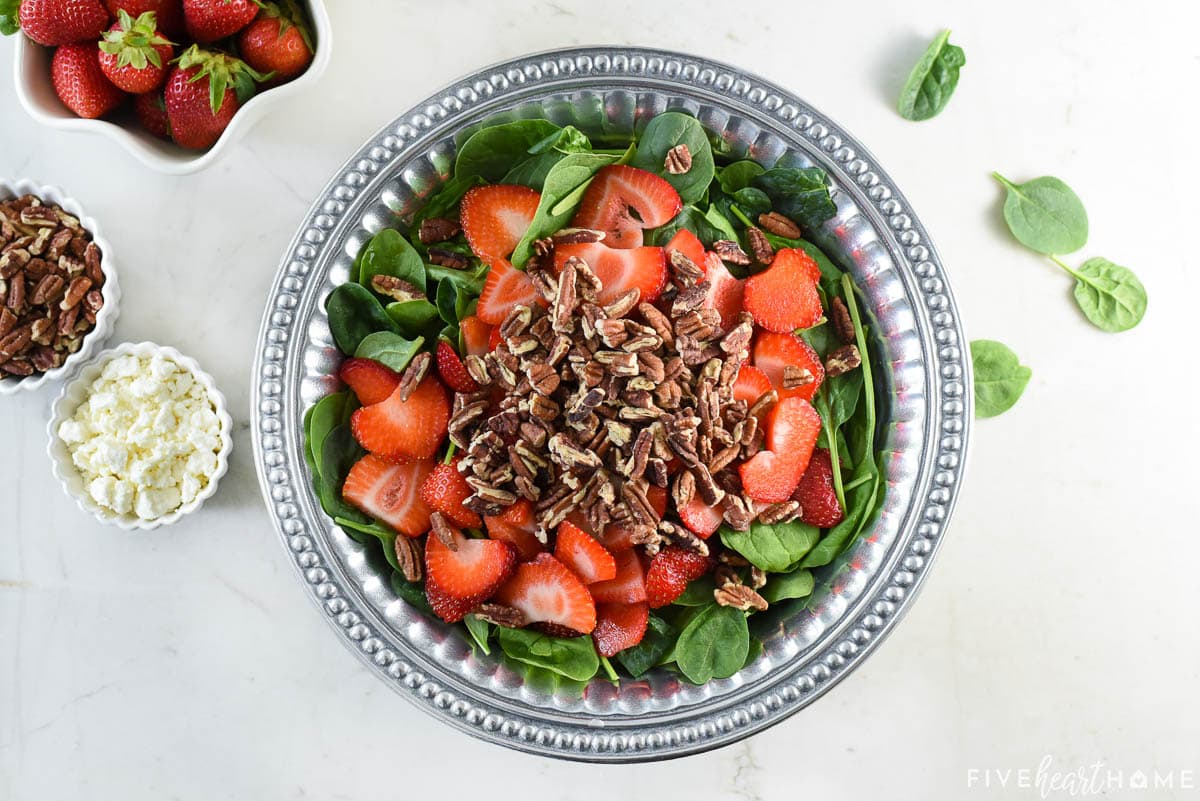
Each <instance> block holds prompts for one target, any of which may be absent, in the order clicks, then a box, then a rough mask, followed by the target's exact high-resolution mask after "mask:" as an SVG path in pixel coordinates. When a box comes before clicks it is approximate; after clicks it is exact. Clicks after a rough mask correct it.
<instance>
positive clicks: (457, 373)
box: [437, 341, 479, 392]
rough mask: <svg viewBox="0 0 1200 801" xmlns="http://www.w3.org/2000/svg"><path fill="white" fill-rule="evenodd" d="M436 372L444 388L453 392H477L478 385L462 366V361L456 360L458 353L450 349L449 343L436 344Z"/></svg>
mask: <svg viewBox="0 0 1200 801" xmlns="http://www.w3.org/2000/svg"><path fill="white" fill-rule="evenodd" d="M437 370H438V375H440V376H441V377H442V381H444V382H445V384H446V386H448V387H450V389H452V390H454V391H455V392H478V391H479V385H478V384H476V383H475V379H473V378H471V375H470V373H468V372H467V368H466V367H465V366H463V363H462V359H460V358H458V353H456V352H455V350H454V348H452V347H450V343H449V342H446V341H441V342H438V346H437Z"/></svg>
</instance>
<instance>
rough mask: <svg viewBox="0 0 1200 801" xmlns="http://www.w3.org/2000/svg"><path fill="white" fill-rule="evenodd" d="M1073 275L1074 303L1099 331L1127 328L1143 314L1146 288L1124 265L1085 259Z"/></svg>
mask: <svg viewBox="0 0 1200 801" xmlns="http://www.w3.org/2000/svg"><path fill="white" fill-rule="evenodd" d="M1055 261H1056V262H1058V263H1059V264H1060V265H1061V266H1062V267H1064V268H1065V269H1066V270H1067V271H1068V272H1070V273H1071V275H1073V276H1075V302H1076V303H1077V304H1079V308H1080V310H1081V311H1082V312H1083V314H1084V316H1085V317H1087V318H1088V320H1090V321H1091V323H1092V325H1094V326H1096V327H1097V328H1099V329H1100V330H1102V331H1109V332H1112V333H1117V332H1119V331H1128V330H1129V329H1130V328H1133V327H1134V326H1135V325H1137V324H1138V323H1140V322H1141V321H1142V318H1143V317H1144V316H1145V315H1146V288H1145V287H1144V286H1142V282H1141V281H1139V280H1138V277H1137V276H1136V275H1134V274H1133V271H1132V270H1130V269H1129V268H1128V267H1122V266H1121V265H1119V264H1113V263H1112V262H1111V261H1109V260H1108V259H1102V258H1099V257H1096V258H1092V259H1088V260H1087V261H1085V262H1084V263H1083V266H1081V267H1080V268H1079V269H1078V270H1072V269H1071V268H1070V267H1067V266H1066V265H1065V264H1063V263H1062V262H1061V261H1058V259H1055Z"/></svg>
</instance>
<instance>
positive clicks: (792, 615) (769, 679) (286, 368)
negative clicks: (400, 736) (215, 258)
mask: <svg viewBox="0 0 1200 801" xmlns="http://www.w3.org/2000/svg"><path fill="white" fill-rule="evenodd" d="M667 109H683V110H686V111H688V112H690V113H692V114H694V115H695V116H696V117H698V118H699V119H700V121H701V122H702V123H704V125H705V126H706V127H707V128H708V129H709V130H710V131H712V132H714V133H715V134H716V135H717V136H718V137H720V139H722V140H724V141H725V142H726V143H727V144H728V147H729V149H730V150H731V151H732V153H733V154H735V155H736V156H738V157H745V158H752V159H755V160H757V161H760V162H762V163H764V164H767V165H770V164H773V163H775V162H776V161H778V160H779V159H781V158H783V159H787V160H789V161H792V162H795V163H797V164H801V165H818V166H820V167H822V168H824V169H825V170H826V172H828V174H829V176H830V179H831V181H832V183H833V186H834V196H835V200H836V202H837V207H838V214H837V216H836V217H835V218H834V219H832V220H830V221H829V222H828V223H827V224H826V225H825V227H824V230H823V231H822V232H820V235H819V236H817V237H816V238H817V239H818V244H820V245H821V246H822V247H823V248H825V250H826V252H827V253H829V254H830V256H832V257H833V258H834V260H835V261H838V262H840V263H841V265H842V266H843V267H844V268H846V269H848V270H850V271H851V272H852V274H853V276H854V279H855V280H856V281H857V283H858V286H859V287H860V288H861V290H862V292H863V293H864V295H865V298H866V304H865V305H866V313H867V316H868V318H869V320H870V324H871V327H872V330H873V331H874V332H875V334H876V338H877V339H878V340H879V341H878V353H877V354H876V358H877V362H878V363H879V364H880V365H881V369H880V370H879V371H878V372H880V373H882V377H881V381H882V384H881V387H882V389H881V394H882V396H883V401H882V414H883V415H885V418H884V420H883V425H882V428H881V430H882V432H883V434H884V440H883V441H884V448H885V450H886V451H887V454H886V459H885V465H886V468H885V469H886V475H887V497H886V502H885V505H884V509H883V512H882V515H881V516H880V518H879V519H878V520H877V521H876V523H875V524H874V526H873V527H872V528H871V529H870V531H869V532H868V534H867V535H866V536H865V537H864V539H863V540H862V541H860V542H859V543H858V545H857V547H855V548H854V549H853V550H852V551H851V552H849V553H848V554H846V555H845V556H844V557H843V558H842V559H840V560H838V561H837V562H835V563H834V564H833V565H830V566H829V568H828V569H826V570H825V571H823V573H822V578H823V582H820V583H819V584H818V589H817V591H816V593H815V594H814V596H813V598H812V599H811V601H810V602H809V603H807V605H805V604H800V603H796V604H794V605H793V606H792V607H788V606H786V605H783V606H782V607H781V608H780V609H778V610H773V612H768V613H767V614H768V615H769V617H766V618H765V619H764V621H765V622H763V623H760V625H762V626H763V629H764V630H760V636H762V638H763V641H764V649H763V652H762V654H761V655H760V656H759V657H758V658H757V659H756V660H755V661H754V662H753V663H751V664H750V665H749V666H748V667H746V668H745V669H744V670H742V671H741V672H740V673H738V674H736V675H735V676H733V677H732V678H729V679H725V680H719V681H713V682H710V683H708V684H706V685H704V686H699V687H697V686H692V685H689V684H687V683H684V682H681V681H680V680H679V679H678V678H677V677H676V676H674V675H672V674H670V673H667V672H665V671H657V672H655V673H654V674H652V675H650V676H649V677H648V678H645V679H643V680H637V681H633V680H626V681H623V682H621V684H620V685H619V686H617V685H614V684H613V683H611V682H609V681H606V680H604V679H594V680H592V681H591V682H590V683H588V684H586V685H583V684H571V683H569V682H563V681H556V680H555V679H554V678H553V677H552V676H550V675H548V674H545V673H543V672H539V671H532V670H522V669H520V667H519V666H514V665H511V664H508V663H506V662H504V661H503V660H502V659H500V658H499V657H497V656H496V655H495V654H493V655H492V656H485V655H483V654H482V653H480V652H479V651H478V650H475V649H472V648H471V647H470V646H469V645H468V644H467V642H466V641H465V639H464V637H463V635H462V634H461V633H460V632H459V630H458V629H457V628H454V627H448V626H446V625H444V624H442V623H440V622H439V621H437V620H434V619H431V618H429V617H427V616H425V615H423V614H421V613H420V612H418V611H416V610H415V609H413V608H412V607H410V606H408V605H407V604H406V603H405V602H404V601H402V600H400V599H399V598H398V597H397V596H396V595H395V593H394V592H393V591H392V589H391V585H390V582H389V580H388V575H389V570H388V568H387V566H386V564H385V563H384V561H383V559H382V556H381V555H380V554H379V553H377V552H375V551H373V550H371V549H368V548H364V547H363V546H361V545H359V544H358V543H356V542H355V541H354V540H352V539H350V538H349V537H348V536H346V535H345V534H344V533H343V532H342V531H341V530H340V529H339V528H338V527H336V526H335V525H333V523H332V521H331V520H330V519H329V518H328V517H326V516H325V515H324V513H322V511H321V510H320V507H319V505H318V502H317V499H316V497H315V494H314V493H313V491H312V489H311V486H310V482H309V476H308V471H307V468H306V466H305V462H304V459H303V456H302V452H301V449H302V447H303V431H302V426H301V421H302V418H303V415H304V411H305V409H306V408H307V407H308V406H310V405H311V404H312V403H314V402H315V401H316V400H317V399H318V398H320V397H321V396H323V395H325V394H326V393H328V392H331V391H333V390H335V389H337V388H338V385H337V380H336V378H333V377H331V374H332V373H333V372H334V370H335V368H336V366H337V364H338V361H339V359H340V358H341V357H340V356H339V354H338V352H337V350H336V349H335V348H334V346H333V341H332V338H331V337H330V333H329V328H328V326H327V324H326V317H325V312H324V309H323V305H324V300H325V298H326V296H327V295H328V293H329V292H330V290H331V289H332V288H333V287H334V286H336V285H337V284H339V283H342V282H344V281H345V280H347V277H348V275H349V269H350V265H351V262H352V261H353V259H354V255H355V253H357V251H358V250H359V248H360V247H361V246H362V245H363V243H364V242H366V241H367V240H368V239H369V238H370V236H371V235H372V234H374V233H375V232H376V231H379V230H380V229H381V228H383V227H385V226H387V225H389V224H390V223H391V222H392V221H393V220H394V219H395V215H400V216H401V217H404V216H406V215H410V214H411V213H412V212H413V211H414V210H415V209H416V208H418V207H419V205H420V203H421V202H422V198H423V197H426V196H428V194H429V193H430V192H431V191H432V190H433V189H435V188H436V187H437V186H438V185H439V184H440V183H441V182H442V181H444V180H445V179H446V178H447V177H448V176H449V173H450V170H451V166H452V164H453V161H454V155H455V146H456V143H461V142H462V141H463V140H464V138H465V137H466V136H467V135H469V134H470V133H471V132H472V131H474V130H475V129H477V128H479V127H480V126H481V125H482V124H484V123H485V122H489V123H495V122H500V121H505V120H509V119H514V118H529V117H545V118H548V119H550V120H553V121H554V122H557V123H559V124H567V123H571V124H574V125H576V126H577V127H579V128H581V129H583V130H584V131H585V132H587V133H590V134H598V133H607V134H616V135H628V134H630V133H632V132H633V131H634V130H635V129H637V128H638V127H639V126H641V125H644V124H645V122H646V121H647V120H648V119H649V118H651V117H652V116H654V115H655V114H658V113H660V112H662V111H665V110H667ZM966 353H967V351H966V348H965V340H964V338H963V333H962V329H961V327H960V324H959V318H958V312H957V310H956V308H955V304H954V299H953V297H952V295H951V293H950V288H949V286H948V283H947V280H946V275H945V270H944V268H943V266H942V264H941V262H940V260H939V258H938V255H937V252H936V250H935V249H934V247H933V245H932V243H931V242H930V239H929V235H928V234H927V233H926V232H925V229H924V227H923V226H922V225H921V223H920V221H919V220H918V219H917V217H916V215H915V214H914V213H913V211H912V210H911V209H910V208H909V205H908V202H907V201H906V200H905V198H904V196H903V195H902V194H901V193H900V191H899V190H898V189H897V188H896V186H895V184H894V183H893V182H892V180H891V179H890V178H889V177H888V176H887V174H886V173H884V172H883V170H882V169H881V168H880V166H879V165H878V164H877V163H876V161H875V159H874V158H873V157H872V156H871V154H870V153H869V152H867V150H866V149H865V148H864V147H863V146H862V145H860V144H859V143H858V142H857V140H855V139H854V138H853V137H851V136H850V135H849V134H847V133H846V132H845V131H844V130H843V129H842V128H841V127H840V126H838V125H837V124H835V123H834V122H832V121H831V120H830V119H829V118H828V117H826V116H825V115H823V114H822V113H820V112H818V111H817V110H815V109H813V108H812V107H811V106H809V105H808V104H807V103H805V102H803V101H802V100H800V99H799V98H797V97H796V96H794V95H792V94H791V93H789V92H787V91H785V90H783V89H781V88H780V87H778V86H776V85H774V84H772V83H770V82H768V81H765V80H763V79H761V78H758V77H756V76H753V75H749V74H747V73H745V72H743V71H741V70H738V69H736V68H734V67H730V66H727V65H725V64H721V63H717V62H713V61H708V60H706V59H702V58H696V57H693V56H688V55H684V54H681V53H673V52H667V51H660V50H649V49H635V48H613V47H602V48H581V49H570V50H558V51H553V52H549V53H542V54H539V55H532V56H527V57H524V58H520V59H516V60H514V61H510V62H507V63H504V64H499V65H497V66H493V67H488V68H486V69H483V70H480V71H479V72H477V73H475V74H473V75H470V76H468V77H466V78H463V79H462V80H460V81H457V82H455V83H454V84H452V85H451V86H449V87H448V88H446V89H444V90H442V91H440V92H437V93H436V94H434V95H433V96H431V97H430V98H429V99H428V100H426V101H425V102H423V103H421V104H419V105H418V106H417V107H416V108H414V109H412V110H410V111H407V112H405V113H404V114H401V115H400V116H399V117H397V118H396V119H395V121H393V122H392V123H391V124H389V125H388V126H387V127H386V128H384V129H383V130H382V131H380V132H379V133H377V134H376V135H375V136H373V137H372V138H371V139H370V140H369V141H368V142H367V143H366V144H365V145H363V147H362V148H361V149H360V150H359V151H358V153H356V154H355V155H354V156H353V157H352V158H351V159H350V160H349V161H348V162H346V164H345V165H344V166H343V167H342V168H341V169H340V170H339V171H338V173H337V174H336V175H335V176H334V178H333V180H332V181H331V182H330V183H329V185H328V186H327V187H326V188H325V190H324V191H323V192H322V193H321V195H320V197H319V198H317V201H316V202H315V203H314V204H313V207H312V209H311V210H310V211H309V213H308V216H307V217H306V218H305V220H304V223H303V225H301V227H300V230H299V231H298V232H297V234H296V237H295V239H293V241H292V243H291V245H290V246H289V247H288V250H287V253H286V254H285V255H284V257H283V261H282V263H281V265H280V267H279V271H278V274H277V275H276V277H275V282H274V284H273V286H272V288H271V292H270V296H269V298H268V300H267V306H266V312H265V314H264V318H263V323H262V330H261V334H260V338H259V345H258V352H257V358H256V361H255V366H254V382H253V384H254V394H253V406H252V410H253V411H252V415H251V419H252V420H253V421H254V456H255V462H256V465H257V468H258V474H259V479H260V481H261V484H262V490H263V495H264V497H265V499H266V502H267V507H268V509H269V511H270V514H271V519H272V520H273V522H274V524H275V527H276V529H277V530H278V531H279V534H280V536H281V537H282V539H283V544H284V547H285V550H286V552H287V557H288V560H289V561H290V562H292V564H293V565H294V566H295V568H296V569H297V571H298V572H299V574H300V577H301V579H302V580H303V581H304V583H305V585H306V587H307V590H308V593H309V595H310V596H311V597H312V599H313V600H314V601H315V602H316V604H317V606H318V608H319V609H320V610H321V613H322V615H323V616H324V617H325V618H326V619H327V620H328V621H329V623H330V624H331V625H332V626H333V627H334V629H335V631H336V632H337V635H338V639H339V640H341V641H342V642H343V643H344V644H345V645H347V646H348V647H349V648H350V649H351V650H352V651H354V653H356V654H357V655H358V656H359V657H360V658H361V659H362V660H363V661H364V662H365V663H366V664H367V665H368V666H369V667H370V669H371V670H372V671H374V672H375V673H376V674H378V675H379V677H380V678H381V679H383V680H384V681H385V682H387V683H388V685H389V686H391V687H392V688H393V689H395V690H396V691H397V692H398V693H400V695H402V696H403V697H404V698H406V699H408V700H409V701H410V702H412V703H413V704H415V705H416V706H417V707H419V708H421V709H423V710H425V711H426V712H428V713H429V714H431V715H433V716H434V717H436V718H438V719H439V720H442V721H444V722H446V723H448V724H450V725H452V726H455V727H456V728H459V729H461V730H462V731H465V732H467V733H469V734H471V735H474V736H476V737H479V738H481V739H484V740H488V741H491V742H495V743H499V744H502V745H506V746H509V747H511V748H516V749H519V750H522V751H528V752H532V753H536V754H542V755H546V756H553V757H561V758H566V759H575V760H586V761H594V762H638V761H647V760H656V759H664V758H668V757H674V756H680V755H683V754H689V753H696V752H699V751H704V750H707V749H711V748H715V747H718V746H721V745H725V744H728V743H731V742H734V741H736V740H738V739H740V738H742V737H746V736H747V735H750V734H752V733H754V732H756V731H760V730H762V729H764V728H766V727H768V726H770V725H772V724H774V723H778V722H779V721H781V720H783V719H784V718H785V717H787V716H788V715H791V714H793V713H794V712H796V711H797V710H799V709H801V708H802V707H804V706H806V705H807V704H809V703H811V702H812V701H814V700H815V699H816V698H818V697H819V696H821V695H822V694H824V693H825V692H827V691H828V690H829V689H830V688H831V687H832V686H833V685H834V684H836V683H837V682H838V681H839V680H840V679H842V678H843V677H844V676H845V675H846V674H847V673H849V672H850V671H851V670H852V669H853V668H854V667H855V666H856V665H857V664H858V663H859V662H861V661H862V660H863V659H864V658H865V657H866V656H867V655H868V654H869V653H870V652H871V651H872V650H873V649H874V648H875V646H876V645H877V644H878V643H879V641H880V640H882V639H883V637H884V636H885V635H886V634H887V633H888V632H889V631H891V629H892V627H893V626H894V625H895V624H896V621H897V620H898V619H899V618H900V616H901V614H902V613H903V612H904V611H905V609H907V608H908V606H909V605H910V604H911V603H912V600H913V597H914V595H915V594H916V591H917V589H918V587H919V586H920V584H921V582H922V580H923V579H924V577H925V575H926V573H927V571H928V570H929V565H930V562H931V561H932V558H933V556H934V554H935V553H936V551H937V549H938V545H939V544H940V542H941V539H942V536H943V532H944V531H945V527H946V524H947V522H948V520H949V517H950V514H951V512H952V511H953V508H954V503H955V499H956V498H957V495H958V490H959V485H960V482H961V476H962V470H963V466H964V460H965V456H966V448H967V442H968V435H969V432H970V427H971V414H972V402H971V392H970V387H971V373H970V360H969V358H967V355H966Z"/></svg>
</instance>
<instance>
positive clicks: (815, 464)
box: [792, 448, 845, 528]
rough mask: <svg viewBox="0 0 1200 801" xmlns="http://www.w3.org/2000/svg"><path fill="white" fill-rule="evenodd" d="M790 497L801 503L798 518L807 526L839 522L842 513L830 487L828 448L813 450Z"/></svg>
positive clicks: (830, 473) (831, 480) (830, 466)
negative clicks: (805, 468)
mask: <svg viewBox="0 0 1200 801" xmlns="http://www.w3.org/2000/svg"><path fill="white" fill-rule="evenodd" d="M792 500H794V501H799V502H800V520H801V521H803V522H805V523H808V524H809V525H810V526H816V527H818V528H833V527H834V526H836V525H837V524H838V523H840V522H842V519H843V518H844V517H845V514H844V513H843V512H842V507H841V505H840V504H839V503H838V499H837V493H836V492H834V490H833V460H832V459H830V457H829V450H828V449H826V448H817V449H816V450H815V451H813V455H812V459H810V460H809V462H808V469H807V470H805V471H804V476H803V477H802V478H801V479H800V483H799V484H798V485H797V486H796V491H795V492H794V493H792Z"/></svg>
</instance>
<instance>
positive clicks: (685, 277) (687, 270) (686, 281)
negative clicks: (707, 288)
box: [669, 250, 704, 289]
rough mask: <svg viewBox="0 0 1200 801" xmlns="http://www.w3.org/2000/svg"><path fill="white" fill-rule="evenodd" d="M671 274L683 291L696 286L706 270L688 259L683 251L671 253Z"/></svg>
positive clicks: (672, 251)
mask: <svg viewBox="0 0 1200 801" xmlns="http://www.w3.org/2000/svg"><path fill="white" fill-rule="evenodd" d="M669 263H670V265H671V273H672V274H673V275H674V277H675V283H676V285H678V286H679V287H680V288H681V289H683V288H687V287H690V286H695V285H696V284H697V283H699V281H700V279H701V278H703V277H704V269H703V268H702V267H700V265H698V264H696V262H694V261H692V260H691V259H690V258H688V255H687V254H686V253H684V252H683V251H682V250H671V251H670V262H669Z"/></svg>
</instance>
